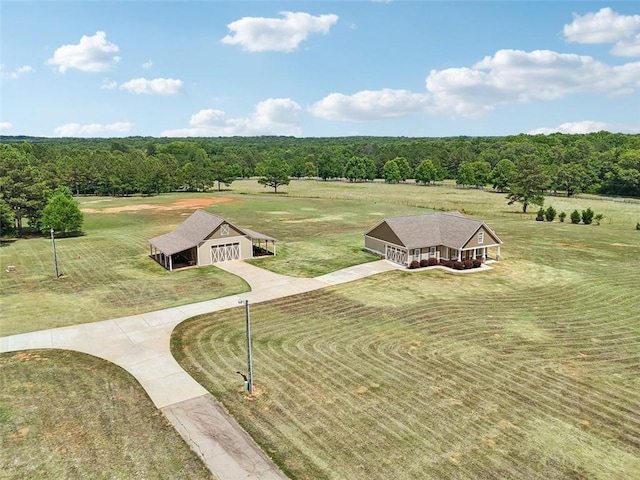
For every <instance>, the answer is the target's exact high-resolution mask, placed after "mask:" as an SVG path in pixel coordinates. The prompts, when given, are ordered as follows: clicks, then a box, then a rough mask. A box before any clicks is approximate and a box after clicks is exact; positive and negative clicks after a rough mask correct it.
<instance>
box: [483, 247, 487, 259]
mask: <svg viewBox="0 0 640 480" xmlns="http://www.w3.org/2000/svg"><path fill="white" fill-rule="evenodd" d="M486 259H487V247H484V248H483V249H482V261H483V262H484V261H485V260H486Z"/></svg>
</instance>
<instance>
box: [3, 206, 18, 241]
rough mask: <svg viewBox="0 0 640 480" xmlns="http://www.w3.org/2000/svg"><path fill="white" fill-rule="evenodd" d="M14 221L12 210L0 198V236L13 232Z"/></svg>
mask: <svg viewBox="0 0 640 480" xmlns="http://www.w3.org/2000/svg"><path fill="white" fill-rule="evenodd" d="M14 222H15V218H14V217H13V210H11V207H10V206H9V204H8V203H7V202H5V201H4V200H3V199H2V198H0V237H3V236H5V235H9V234H11V233H13V231H14V228H13V227H14Z"/></svg>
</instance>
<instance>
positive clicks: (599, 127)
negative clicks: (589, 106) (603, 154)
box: [527, 120, 640, 135]
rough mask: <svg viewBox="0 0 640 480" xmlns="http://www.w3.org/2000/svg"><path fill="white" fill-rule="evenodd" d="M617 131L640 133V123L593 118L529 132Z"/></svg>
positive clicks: (578, 132) (575, 132)
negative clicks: (609, 121)
mask: <svg viewBox="0 0 640 480" xmlns="http://www.w3.org/2000/svg"><path fill="white" fill-rule="evenodd" d="M603 130H604V131H607V132H615V133H640V125H636V126H630V125H614V124H611V123H605V122H596V121H593V120H583V121H581V122H565V123H562V124H560V125H558V126H557V127H541V128H536V129H534V130H531V131H529V132H527V133H529V134H530V135H538V134H543V135H549V134H551V133H574V134H584V133H595V132H601V131H603Z"/></svg>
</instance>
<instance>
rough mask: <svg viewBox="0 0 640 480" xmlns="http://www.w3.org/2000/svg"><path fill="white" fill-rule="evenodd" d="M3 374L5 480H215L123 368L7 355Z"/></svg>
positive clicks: (50, 355) (0, 407)
mask: <svg viewBox="0 0 640 480" xmlns="http://www.w3.org/2000/svg"><path fill="white" fill-rule="evenodd" d="M0 368H2V376H3V382H2V389H0V478H3V479H21V478H22V479H24V478H28V479H52V478H55V479H61V480H62V479H78V478H91V479H101V478H104V479H130V478H173V479H210V478H212V477H211V474H210V473H209V471H208V470H207V468H206V467H205V466H204V464H203V463H202V462H201V461H200V459H199V458H198V456H197V455H196V454H195V453H194V452H192V451H191V450H190V449H189V447H188V446H187V445H186V443H185V442H184V440H183V439H182V437H180V435H179V434H178V433H177V432H176V431H175V430H174V428H173V427H172V426H171V424H169V423H168V422H167V420H166V419H165V418H164V417H163V415H162V413H160V412H159V411H158V410H157V409H156V408H155V406H154V405H153V403H151V400H149V398H148V397H147V395H146V393H145V392H144V390H143V389H142V387H141V386H140V385H139V384H138V383H137V382H136V381H135V379H134V378H133V377H131V375H129V374H128V373H127V372H125V371H124V370H122V369H121V368H119V367H116V366H115V365H112V364H110V363H108V362H106V361H104V360H101V359H98V358H95V357H92V356H89V355H85V354H80V353H75V352H64V351H56V350H46V351H45V350H34V351H30V352H18V353H5V354H2V355H0Z"/></svg>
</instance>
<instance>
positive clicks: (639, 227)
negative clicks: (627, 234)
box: [636, 222, 640, 230]
mask: <svg viewBox="0 0 640 480" xmlns="http://www.w3.org/2000/svg"><path fill="white" fill-rule="evenodd" d="M636 230H640V222H638V223H636Z"/></svg>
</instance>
